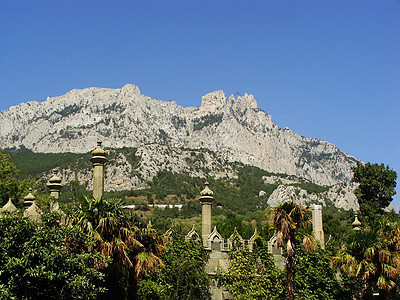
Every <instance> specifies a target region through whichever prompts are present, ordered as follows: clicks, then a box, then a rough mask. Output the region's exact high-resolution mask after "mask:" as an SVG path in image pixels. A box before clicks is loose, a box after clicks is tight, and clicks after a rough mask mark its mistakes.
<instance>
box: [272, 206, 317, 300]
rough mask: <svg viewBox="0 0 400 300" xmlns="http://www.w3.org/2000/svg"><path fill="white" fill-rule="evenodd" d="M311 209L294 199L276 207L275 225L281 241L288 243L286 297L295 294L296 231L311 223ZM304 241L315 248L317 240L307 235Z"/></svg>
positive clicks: (291, 296)
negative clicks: (298, 203)
mask: <svg viewBox="0 0 400 300" xmlns="http://www.w3.org/2000/svg"><path fill="white" fill-rule="evenodd" d="M309 212H310V210H309V209H307V208H304V207H303V206H301V205H297V204H296V203H295V202H293V201H289V202H284V203H282V204H281V205H279V206H278V207H276V208H275V209H274V215H273V226H274V228H275V230H276V232H277V237H278V240H279V241H280V243H285V244H286V299H288V300H293V299H294V295H295V284H294V283H295V273H296V231H298V229H300V228H304V227H306V226H307V225H309V224H310V223H311V218H310V214H309ZM303 243H304V244H305V246H306V248H307V249H310V248H315V246H316V244H315V240H313V239H310V237H309V236H305V238H304V240H303Z"/></svg>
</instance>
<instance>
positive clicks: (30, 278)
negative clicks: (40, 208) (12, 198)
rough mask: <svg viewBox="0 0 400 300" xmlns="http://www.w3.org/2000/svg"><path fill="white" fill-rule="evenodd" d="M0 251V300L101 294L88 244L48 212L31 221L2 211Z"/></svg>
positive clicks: (99, 261) (96, 262) (99, 278)
mask: <svg viewBox="0 0 400 300" xmlns="http://www.w3.org/2000/svg"><path fill="white" fill-rule="evenodd" d="M0 249H1V250H0V299H97V298H98V296H99V295H100V294H102V293H103V292H104V291H105V288H104V287H102V284H103V277H104V275H103V274H102V273H101V272H99V271H98V270H97V269H98V268H99V267H100V266H101V265H102V264H104V262H105V260H104V259H103V258H102V257H101V255H99V254H95V253H93V240H92V239H90V238H89V237H88V236H87V235H86V234H84V233H83V232H82V231H81V230H79V228H77V227H73V226H71V225H69V226H60V225H59V219H58V218H57V217H56V216H55V215H54V214H52V215H44V216H43V218H42V222H40V223H35V222H33V221H30V220H29V219H27V218H23V217H22V216H20V215H18V214H15V213H13V214H9V213H3V214H2V216H1V218H0Z"/></svg>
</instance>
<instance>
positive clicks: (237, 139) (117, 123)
mask: <svg viewBox="0 0 400 300" xmlns="http://www.w3.org/2000/svg"><path fill="white" fill-rule="evenodd" d="M97 140H102V141H103V145H104V147H112V148H119V147H124V146H127V147H143V146H145V145H151V144H162V145H167V146H169V147H170V148H172V149H176V151H178V152H179V149H183V148H191V149H200V148H207V149H210V150H212V151H214V152H215V153H217V155H218V156H219V157H220V158H221V159H223V160H227V161H239V162H243V163H245V164H250V165H254V166H258V167H260V168H262V169H265V170H268V171H271V172H274V173H284V174H289V175H295V176H297V177H302V178H305V179H308V180H310V181H312V182H314V183H317V184H320V185H334V184H338V183H340V184H345V185H346V184H348V183H349V182H350V178H351V169H350V168H351V166H353V165H354V164H355V163H356V161H357V160H356V159H355V158H354V157H352V156H350V155H348V154H346V153H343V152H340V151H339V149H338V148H337V147H336V146H335V145H333V144H330V143H328V142H325V141H321V140H318V139H313V138H305V137H302V136H300V135H298V134H296V133H295V132H293V131H291V130H288V129H281V128H279V127H278V126H277V125H276V124H275V123H274V122H273V121H272V118H271V116H270V115H268V114H266V113H265V112H263V111H262V110H260V109H259V108H258V107H257V102H256V100H255V99H254V97H253V95H248V94H245V95H244V96H239V97H237V98H235V97H234V96H231V97H229V99H227V98H226V97H225V94H224V93H223V92H222V91H217V92H213V93H210V94H207V95H205V96H203V97H202V103H201V106H200V107H198V108H197V107H182V106H179V105H177V104H176V103H175V102H174V101H169V102H166V101H160V100H156V99H153V98H151V97H148V96H145V95H142V94H141V93H140V91H139V88H138V87H137V86H135V85H132V84H128V85H125V86H124V87H123V88H121V89H105V88H87V89H83V90H72V91H70V92H68V93H67V94H65V95H63V96H60V97H49V98H47V100H46V101H44V102H28V103H22V104H20V105H17V106H13V107H11V108H10V109H9V110H7V111H3V112H0V148H3V149H4V148H13V147H15V148H18V147H20V146H21V145H22V146H24V147H26V148H28V149H31V150H32V151H34V152H88V151H89V150H90V149H92V148H93V145H96V141H97ZM153 153H154V151H153ZM161 156H162V155H161V154H160V158H159V159H160V161H163V160H167V158H162V157H161ZM171 168H172V167H171ZM176 168H179V167H178V166H177V167H176ZM120 172H129V170H128V169H127V170H122V169H120ZM143 172H152V169H151V168H150V167H149V168H144V171H143ZM122 175H123V174H122V173H121V176H122Z"/></svg>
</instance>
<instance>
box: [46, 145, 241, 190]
mask: <svg viewBox="0 0 400 300" xmlns="http://www.w3.org/2000/svg"><path fill="white" fill-rule="evenodd" d="M109 152H110V151H109ZM111 152H114V153H115V150H111ZM109 154H112V153H109ZM135 156H136V157H137V158H138V164H137V165H135V166H132V164H131V163H130V162H129V161H128V160H127V158H126V157H125V156H124V155H123V154H122V153H118V155H117V157H116V158H115V159H112V160H110V161H109V162H108V163H107V164H106V166H105V168H104V169H105V176H104V177H105V181H104V190H105V191H123V190H138V189H142V188H146V187H148V186H147V185H146V183H145V182H146V181H151V180H153V178H154V176H156V175H157V173H158V172H160V171H163V170H168V171H171V172H175V173H188V174H190V175H191V176H193V177H201V178H206V176H208V175H210V176H212V177H214V178H221V177H230V178H233V177H236V176H237V175H236V174H235V172H234V171H233V170H232V168H231V167H230V166H229V165H228V164H227V163H226V162H225V161H223V160H221V159H219V158H218V157H216V156H214V154H213V153H210V152H209V151H206V150H199V151H196V150H183V149H172V148H170V147H168V146H165V145H157V144H152V145H145V146H141V147H139V148H138V149H137V151H136V154H135ZM59 172H60V174H61V175H60V177H61V178H62V184H63V185H66V184H68V183H69V182H70V181H71V180H77V181H79V182H80V184H82V185H84V186H85V187H86V188H87V189H88V190H92V189H93V170H92V169H91V168H89V169H86V170H82V169H80V170H79V171H78V172H77V171H75V170H71V169H64V170H59ZM50 176H51V173H48V174H44V176H43V179H44V180H46V179H47V178H49V177H50Z"/></svg>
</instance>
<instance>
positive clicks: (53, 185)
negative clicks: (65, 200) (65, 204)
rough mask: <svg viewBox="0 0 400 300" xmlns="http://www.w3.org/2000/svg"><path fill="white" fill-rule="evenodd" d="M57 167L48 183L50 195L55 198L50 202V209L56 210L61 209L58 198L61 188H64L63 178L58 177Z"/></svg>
mask: <svg viewBox="0 0 400 300" xmlns="http://www.w3.org/2000/svg"><path fill="white" fill-rule="evenodd" d="M57 174H58V171H57V169H54V170H53V176H52V177H51V178H50V179H49V182H48V183H47V186H48V188H49V189H50V197H51V198H53V199H52V200H51V202H50V211H51V212H55V211H59V210H60V206H59V204H58V202H57V199H58V198H59V197H60V190H61V189H62V187H63V186H62V184H61V178H60V177H58V175H57Z"/></svg>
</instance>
